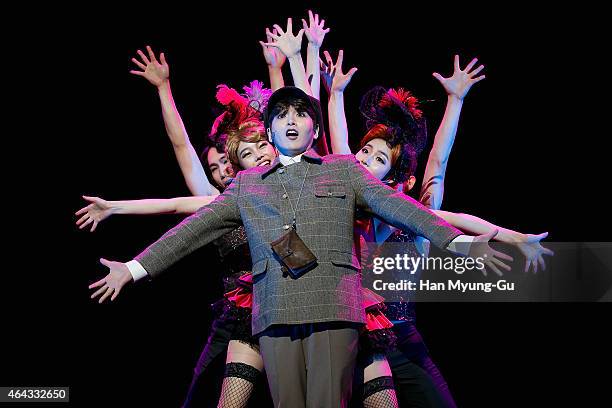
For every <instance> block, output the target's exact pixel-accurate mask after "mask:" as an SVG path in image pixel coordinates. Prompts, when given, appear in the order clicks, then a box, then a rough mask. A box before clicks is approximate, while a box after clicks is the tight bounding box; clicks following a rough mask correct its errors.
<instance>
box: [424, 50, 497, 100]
mask: <svg viewBox="0 0 612 408" xmlns="http://www.w3.org/2000/svg"><path fill="white" fill-rule="evenodd" d="M476 62H478V59H477V58H474V59H473V60H472V61H471V62H470V63H469V64H468V65H467V66H466V67H465V69H464V70H462V69H461V67H460V66H459V56H458V55H455V71H454V72H453V75H452V76H450V77H448V78H444V77H443V76H442V75H440V74H438V73H437V72H434V73H433V76H434V77H435V78H436V79H437V80H438V81H440V83H441V84H442V86H443V87H444V89H445V90H446V93H447V94H448V95H450V96H454V97H456V98H457V99H459V100H463V98H465V95H467V93H468V91H469V90H470V88H471V87H472V85H474V84H475V83H476V82H479V81H482V80H483V79H485V76H484V75H481V76H479V77H477V76H476V75H477V74H478V73H479V72H480V71H482V70H483V69H484V65H480V66H479V67H478V68H476V69H475V70H473V71H471V69H472V68H474V65H476ZM470 71H471V72H470Z"/></svg>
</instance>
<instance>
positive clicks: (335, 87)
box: [321, 50, 357, 95]
mask: <svg viewBox="0 0 612 408" xmlns="http://www.w3.org/2000/svg"><path fill="white" fill-rule="evenodd" d="M323 55H324V56H325V59H326V60H327V65H326V64H325V63H323V61H321V75H322V76H323V84H324V85H325V89H326V90H327V92H328V93H329V94H330V95H331V93H332V92H344V89H345V88H346V86H347V85H348V84H349V82H351V78H353V75H354V74H355V72H357V68H355V67H353V68H351V69H350V70H349V71H348V72H347V73H346V74H344V73H343V72H342V62H343V60H344V51H343V50H340V51H339V52H338V59H337V60H336V64H334V63H333V61H332V58H331V55H329V52H327V51H324V52H323Z"/></svg>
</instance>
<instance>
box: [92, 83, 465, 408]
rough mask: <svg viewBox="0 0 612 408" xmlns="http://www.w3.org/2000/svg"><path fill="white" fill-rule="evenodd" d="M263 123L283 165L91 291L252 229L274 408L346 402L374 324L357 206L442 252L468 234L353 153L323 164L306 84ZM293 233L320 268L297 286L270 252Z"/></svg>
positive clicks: (240, 182) (108, 290)
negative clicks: (356, 241) (365, 330)
mask: <svg viewBox="0 0 612 408" xmlns="http://www.w3.org/2000/svg"><path fill="white" fill-rule="evenodd" d="M264 123H265V126H266V131H267V132H268V136H269V137H270V140H271V141H272V142H273V143H274V144H275V147H276V148H277V150H278V152H279V157H277V158H276V160H274V162H273V163H271V164H270V165H269V166H262V167H255V168H252V169H249V170H246V171H243V172H240V173H238V175H237V176H236V179H235V180H234V182H233V183H232V184H231V185H230V186H229V187H228V188H227V189H226V190H225V191H224V192H223V194H221V195H220V196H218V198H217V199H215V200H214V201H213V202H212V203H211V204H209V205H207V206H205V207H202V208H200V209H199V210H198V211H197V212H196V213H195V214H193V215H192V216H190V217H188V218H186V219H185V220H184V221H183V222H181V223H180V224H179V225H177V226H176V227H174V228H173V229H171V230H170V231H168V232H167V233H166V234H164V235H163V236H162V237H161V238H160V239H159V240H158V241H157V242H155V243H154V244H152V245H151V246H149V247H148V248H147V249H145V250H144V251H143V252H142V253H141V254H140V255H138V256H137V257H136V258H135V259H134V260H133V261H130V262H128V263H120V262H111V261H106V260H103V262H102V263H103V264H105V265H106V266H108V267H109V269H110V272H109V274H108V275H107V276H106V277H105V278H103V279H101V280H100V281H98V282H97V283H95V284H93V285H92V286H91V287H97V288H100V289H98V291H97V292H96V295H99V294H102V297H101V298H100V301H104V299H106V298H107V297H108V296H111V299H114V298H115V297H116V296H117V295H118V293H119V291H120V290H121V288H122V287H123V286H124V285H125V284H126V283H127V282H129V281H132V280H134V281H136V280H139V279H141V278H143V277H150V278H155V277H156V276H158V275H159V274H160V273H161V272H162V271H164V270H165V269H167V268H168V267H169V266H171V265H172V264H173V263H175V262H176V261H178V260H179V259H181V258H183V257H184V256H186V255H188V254H189V253H191V252H193V251H195V250H196V249H198V248H200V247H202V246H204V245H206V244H207V243H209V242H212V241H213V240H215V239H217V238H219V237H221V236H222V235H224V234H226V233H228V232H230V231H232V230H233V229H235V228H237V227H239V226H240V225H244V227H245V230H246V233H247V236H248V241H249V246H250V251H251V258H252V260H253V268H252V270H253V281H254V286H253V290H254V297H253V323H252V325H253V326H252V328H253V333H254V334H258V335H259V342H260V348H261V353H262V357H263V360H264V366H265V369H266V374H267V376H268V381H269V384H270V388H271V392H272V397H273V399H274V403H275V405H276V406H290V407H300V406H329V407H338V406H345V405H346V404H347V401H348V399H349V397H350V393H351V382H352V376H353V369H354V364H355V356H356V352H357V338H358V329H359V327H360V326H361V325H362V324H363V323H364V322H365V312H364V309H363V306H362V298H361V289H360V287H361V274H360V265H359V261H358V258H357V256H356V254H355V251H354V247H353V223H354V219H355V210H356V209H357V208H361V209H364V210H366V211H368V212H370V213H372V214H374V215H376V216H378V217H380V218H381V219H383V220H384V221H385V222H387V223H389V224H392V225H395V226H397V227H399V228H401V229H405V230H412V231H414V232H415V233H417V234H418V235H422V236H424V237H425V238H427V239H429V240H430V241H431V242H432V243H433V244H434V245H436V246H438V247H440V248H443V249H446V248H449V244H451V243H452V241H454V240H460V238H459V237H460V236H461V235H462V233H461V232H460V231H459V230H457V229H455V228H453V227H451V226H450V225H448V224H447V223H446V222H445V221H443V220H442V219H441V218H438V217H437V216H436V215H434V214H433V213H432V212H430V211H429V210H427V209H426V208H425V207H424V206H422V205H421V204H419V203H418V202H416V201H415V200H413V199H411V198H410V197H408V196H405V195H404V194H402V193H398V192H397V191H395V190H393V189H391V188H389V187H387V186H385V185H384V184H382V183H381V182H380V181H379V180H377V179H376V178H375V177H373V176H372V175H371V174H370V173H369V172H368V171H367V170H365V169H364V168H363V167H362V166H361V165H360V164H359V163H358V162H357V161H356V160H355V158H354V156H352V155H329V156H325V157H320V156H319V155H318V154H316V153H315V151H314V150H312V149H309V148H310V147H311V146H312V144H313V141H314V139H316V138H317V137H318V135H319V133H322V132H319V129H322V120H321V108H320V105H319V103H318V101H317V100H316V99H314V98H311V97H310V96H308V95H306V94H305V93H304V92H303V91H301V90H299V89H298V88H294V87H285V88H281V89H279V90H278V91H276V92H275V93H274V94H273V95H272V96H271V98H270V101H269V104H268V108H267V110H266V112H265V113H264ZM293 227H295V228H296V231H297V233H298V235H299V236H300V238H301V239H302V240H303V241H304V243H305V244H306V245H307V246H308V248H309V249H310V250H311V251H312V252H313V253H314V254H315V255H316V257H317V264H316V266H314V268H313V269H311V270H310V271H308V272H307V273H305V274H304V275H302V276H300V277H299V278H297V279H296V278H293V277H291V276H289V275H288V274H287V273H286V270H285V269H284V267H283V265H282V264H281V263H280V262H279V260H278V259H277V258H276V257H275V256H274V254H273V252H272V249H271V246H270V244H271V242H273V241H275V240H276V239H278V238H279V237H280V236H282V235H283V234H285V233H287V232H288V231H289V230H290V229H291V228H293ZM458 238H459V239H458ZM463 252H465V251H463Z"/></svg>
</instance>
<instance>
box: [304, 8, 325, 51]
mask: <svg viewBox="0 0 612 408" xmlns="http://www.w3.org/2000/svg"><path fill="white" fill-rule="evenodd" d="M302 24H303V25H304V33H305V34H306V38H307V39H308V43H309V44H310V45H313V46H315V47H317V48H320V47H321V44H323V39H324V38H325V34H327V33H329V28H323V27H324V26H325V20H324V19H323V20H321V22H319V15H318V14H313V13H312V11H311V10H308V24H307V23H306V20H304V19H302Z"/></svg>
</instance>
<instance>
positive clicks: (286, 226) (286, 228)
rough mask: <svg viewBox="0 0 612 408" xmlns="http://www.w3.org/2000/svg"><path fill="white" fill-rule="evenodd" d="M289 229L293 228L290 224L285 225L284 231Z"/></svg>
mask: <svg viewBox="0 0 612 408" xmlns="http://www.w3.org/2000/svg"><path fill="white" fill-rule="evenodd" d="M289 228H291V226H290V225H289V224H285V225H283V229H284V230H288V229H289Z"/></svg>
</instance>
